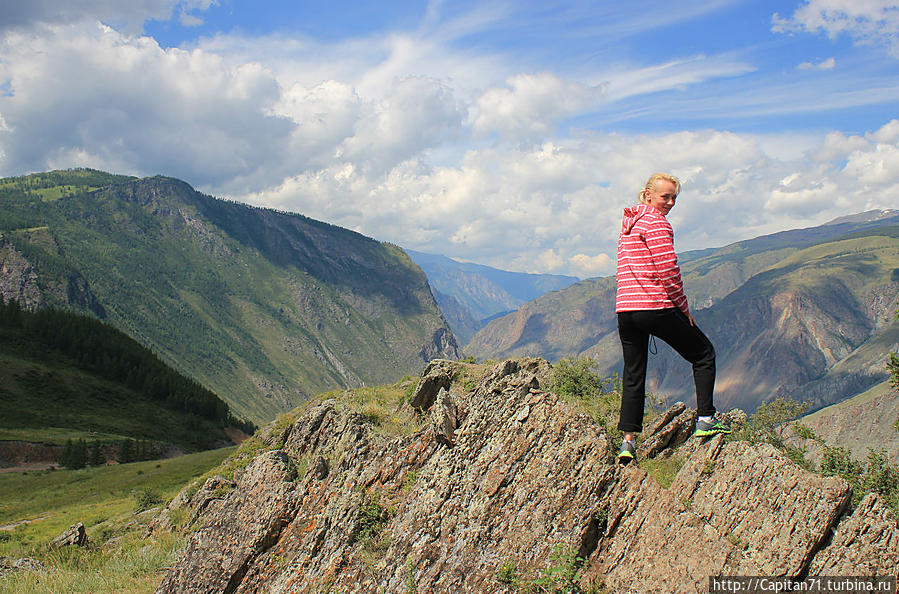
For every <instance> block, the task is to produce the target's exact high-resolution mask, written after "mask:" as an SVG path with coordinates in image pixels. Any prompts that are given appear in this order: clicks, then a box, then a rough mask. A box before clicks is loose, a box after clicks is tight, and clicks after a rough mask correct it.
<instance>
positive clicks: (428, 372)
mask: <svg viewBox="0 0 899 594" xmlns="http://www.w3.org/2000/svg"><path fill="white" fill-rule="evenodd" d="M458 369H459V364H458V363H457V362H455V361H450V360H447V359H435V360H433V361H431V362H430V363H428V366H427V367H425V370H424V372H423V373H422V376H421V379H420V380H418V385H416V386H415V391H414V392H413V393H412V398H410V400H409V404H410V405H412V407H413V408H416V409H418V410H428V409H429V408H431V405H432V404H434V400H435V399H436V398H437V394H438V393H439V392H440V390H441V389H443V390H449V389H450V386H451V385H452V383H453V376H455V375H456V372H457V371H458Z"/></svg>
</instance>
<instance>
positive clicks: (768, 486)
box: [670, 435, 852, 576]
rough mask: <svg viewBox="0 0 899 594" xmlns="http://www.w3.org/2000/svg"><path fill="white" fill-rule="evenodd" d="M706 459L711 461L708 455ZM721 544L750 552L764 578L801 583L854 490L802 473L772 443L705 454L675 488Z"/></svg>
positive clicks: (719, 442) (716, 442)
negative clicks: (736, 545)
mask: <svg viewBox="0 0 899 594" xmlns="http://www.w3.org/2000/svg"><path fill="white" fill-rule="evenodd" d="M703 454H704V455H703ZM670 491H671V493H672V494H673V495H674V496H675V497H677V498H678V499H680V500H681V501H687V502H689V506H690V510H691V511H693V512H694V513H696V514H699V515H700V516H701V517H703V518H704V519H705V521H706V522H708V524H709V526H710V527H711V528H712V529H714V530H715V531H716V532H717V533H718V534H719V535H720V536H721V537H728V538H730V539H732V540H733V541H734V542H739V543H740V544H741V546H742V547H744V549H745V550H744V556H745V557H746V558H748V559H749V560H751V561H752V562H753V563H754V565H755V566H756V567H758V569H759V571H760V573H757V574H742V575H772V576H798V575H800V574H802V573H803V571H805V570H807V569H808V566H809V562H810V561H811V557H812V555H814V553H815V552H816V551H817V550H818V549H819V548H820V547H821V545H822V543H823V542H824V540H825V539H826V538H827V536H828V535H829V534H830V531H831V529H832V528H833V527H835V526H836V524H837V522H838V521H839V519H840V516H841V515H842V513H843V511H844V510H845V509H846V507H847V506H848V505H849V502H850V499H851V496H852V491H851V488H850V487H849V484H848V483H846V482H845V481H843V480H842V479H839V478H835V477H827V478H825V477H821V476H819V475H816V474H813V473H811V472H808V471H805V470H802V469H801V468H799V467H798V466H796V465H795V464H793V463H792V462H791V461H790V460H788V459H787V458H786V457H785V456H784V455H783V454H781V453H780V452H778V451H777V450H776V449H775V448H774V447H772V446H770V445H768V444H762V445H750V444H748V443H745V442H729V443H728V442H725V441H724V436H721V435H719V436H716V437H714V438H713V439H711V440H710V441H709V442H708V444H707V445H705V446H703V447H702V448H700V449H698V450H697V452H696V454H694V455H693V456H692V457H691V458H690V459H688V460H687V462H686V464H684V466H683V467H682V468H681V470H680V471H679V472H678V474H677V476H676V477H675V479H674V482H673V483H672V484H671V487H670Z"/></svg>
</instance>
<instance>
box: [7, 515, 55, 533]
mask: <svg viewBox="0 0 899 594" xmlns="http://www.w3.org/2000/svg"><path fill="white" fill-rule="evenodd" d="M51 515H52V514H47V515H45V516H39V517H37V518H31V519H30V520H19V521H18V522H10V523H9V524H2V525H0V530H6V531H8V532H12V531H13V530H15V529H16V526H21V525H22V524H33V523H35V522H40V521H41V520H46V519H47V518H49V517H50V516H51Z"/></svg>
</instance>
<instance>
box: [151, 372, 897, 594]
mask: <svg viewBox="0 0 899 594" xmlns="http://www.w3.org/2000/svg"><path fill="white" fill-rule="evenodd" d="M450 363H452V362H450ZM548 369H549V365H548V364H547V363H546V362H545V361H542V360H539V359H522V360H510V361H504V362H502V363H500V364H498V365H496V366H495V367H494V368H493V369H491V370H490V372H489V373H488V374H487V375H486V376H485V377H484V378H483V379H482V380H481V381H480V382H479V383H478V384H477V386H476V387H475V388H474V389H472V390H468V391H466V392H465V393H461V394H460V393H455V392H453V393H450V392H449V391H448V390H447V389H446V388H443V389H442V390H440V389H438V390H437V391H436V392H435V393H434V395H433V400H432V401H431V403H430V404H429V405H428V408H429V415H430V420H431V422H429V423H426V424H425V425H424V426H423V428H422V429H420V430H418V431H416V432H414V433H412V434H411V435H397V436H392V437H391V436H388V435H385V434H383V433H381V432H379V430H378V428H376V427H374V426H373V425H372V424H371V423H369V422H367V420H366V418H365V417H364V415H362V414H361V413H359V412H356V411H353V410H350V409H349V408H347V407H346V406H345V405H343V404H341V403H340V402H337V401H335V400H326V401H323V402H320V403H317V404H315V405H311V406H310V407H309V408H308V409H307V410H305V412H304V413H302V414H300V415H298V416H297V417H296V420H295V421H294V422H293V424H292V425H290V427H289V428H288V429H286V430H284V431H283V432H280V433H279V435H280V437H277V436H274V434H273V439H275V438H276V437H277V439H278V440H280V439H281V438H283V439H284V441H283V449H281V450H278V451H274V452H268V453H266V454H263V455H261V456H259V457H257V458H256V459H255V460H254V461H253V462H252V463H251V464H250V465H249V466H248V467H247V468H246V470H244V471H243V472H241V473H239V474H238V475H237V478H236V484H235V486H234V488H233V490H232V491H231V492H229V493H227V494H226V495H225V496H224V497H223V498H222V499H221V500H220V501H219V502H217V503H212V504H210V505H208V506H207V507H206V508H205V510H204V511H203V512H202V514H201V516H200V518H199V520H198V522H197V526H199V529H198V530H197V531H196V532H194V533H193V534H191V535H190V536H189V538H188V541H187V544H186V546H185V549H184V552H183V553H182V556H181V558H180V559H179V560H178V562H177V563H176V564H175V566H174V567H173V568H171V570H170V571H169V573H168V574H167V575H166V576H165V578H164V580H163V582H162V584H161V585H160V588H159V592H228V593H231V592H233V593H235V594H239V593H242V592H298V593H307V592H321V591H327V590H330V591H332V592H342V593H343V592H345V593H350V594H352V593H361V592H366V593H368V592H371V593H374V592H380V591H383V592H402V591H407V590H409V589H411V585H414V588H415V589H416V590H417V591H419V592H479V593H480V592H486V593H491V592H512V591H514V590H513V588H512V586H510V585H508V584H505V583H502V582H500V581H499V580H498V579H497V576H498V574H499V572H500V570H501V569H503V568H507V569H508V568H509V567H514V568H515V575H516V579H517V580H518V582H519V584H527V583H529V582H532V581H533V580H535V579H537V578H538V577H539V576H540V572H541V570H545V569H547V568H549V567H553V566H554V564H555V566H556V569H558V563H559V561H558V559H557V558H556V557H557V555H555V556H554V553H557V552H563V553H564V552H568V553H569V554H571V555H577V556H580V557H582V558H584V559H586V562H585V563H584V566H583V568H582V572H581V574H580V586H581V587H582V588H583V589H584V590H588V589H589V588H590V587H591V585H598V584H599V582H600V580H601V581H602V582H603V583H604V584H605V587H606V588H607V589H608V590H609V591H613V592H624V591H641V592H693V591H705V589H707V580H708V576H710V575H772V576H778V575H780V576H801V575H811V574H810V573H809V572H810V571H812V570H813V569H814V568H816V567H818V565H815V563H819V564H820V566H821V567H822V568H827V569H828V570H830V568H834V571H843V569H841V568H845V567H852V566H853V563H856V562H857V561H856V560H857V559H860V558H862V557H861V556H860V555H864V554H868V555H869V556H872V557H883V558H884V559H885V560H886V562H890V563H892V560H893V559H894V557H892V556H890V555H893V554H894V551H895V544H894V543H895V540H894V538H895V535H894V532H890V531H889V530H888V528H889V526H888V524H889V522H890V521H892V522H893V528H892V529H895V520H894V519H892V520H891V516H889V515H886V512H885V511H884V508H883V505H882V504H881V503H878V502H877V501H876V500H874V501H873V502H868V500H866V503H865V506H864V509H865V510H867V511H862V512H858V511H857V513H859V516H858V518H857V519H856V520H855V522H856V524H857V525H853V524H849V523H845V522H844V524H840V519H841V518H843V517H844V510H845V509H846V506H847V505H848V503H849V497H850V490H849V486H848V484H847V483H845V482H844V481H842V480H841V479H838V478H822V477H820V476H817V475H813V474H811V473H809V472H806V471H804V470H802V469H800V468H799V467H797V466H795V465H794V464H792V463H791V462H790V461H789V460H787V459H786V458H785V457H784V456H782V455H780V454H779V453H778V452H777V451H776V450H774V449H773V448H771V447H770V446H767V445H762V446H753V445H749V444H747V443H742V442H726V441H725V440H724V437H723V436H716V437H714V438H712V439H710V440H707V441H701V440H698V439H691V440H689V441H688V442H687V444H685V445H684V446H682V447H681V448H680V449H679V450H678V451H677V453H676V455H677V456H678V457H682V456H687V455H688V454H687V452H691V453H690V454H689V457H687V458H686V461H685V463H684V465H683V467H682V468H681V469H680V471H679V472H678V474H677V476H676V477H675V479H674V482H673V483H672V486H671V487H670V488H669V489H664V488H662V487H661V486H660V485H659V484H658V483H657V482H656V481H655V479H653V478H652V476H650V475H648V474H647V473H646V472H645V471H644V470H643V469H641V468H639V467H636V466H634V467H631V466H628V467H624V468H622V467H619V466H617V465H612V464H608V463H606V461H605V460H606V450H607V441H606V436H605V435H604V433H603V431H602V430H601V428H600V427H599V426H598V425H596V424H595V423H594V422H593V421H592V419H590V418H589V417H588V416H587V415H585V414H582V413H580V412H578V411H576V410H575V409H573V408H572V407H571V406H569V405H568V404H566V403H565V402H562V401H561V400H560V399H559V398H557V397H556V396H555V395H554V394H552V393H550V392H546V391H544V390H542V389H540V385H541V382H542V381H544V380H542V379H541V378H545V377H546V372H547V370H548ZM438 370H440V371H438ZM448 373H449V372H448V369H447V366H445V365H444V364H442V363H436V364H434V366H433V367H431V368H429V369H428V370H426V372H425V376H428V377H436V376H438V375H444V376H446V375H447V374H448ZM450 377H451V375H450ZM421 385H423V384H422V382H420V383H419V386H421ZM453 411H455V416H454V414H453ZM690 412H691V411H689V409H687V408H686V407H684V408H680V407H677V408H674V409H671V410H670V411H668V413H667V414H666V415H663V420H660V421H659V422H658V423H657V426H654V427H653V428H652V429H653V430H654V433H653V435H654V436H660V437H659V438H658V442H659V443H660V444H661V443H663V442H665V441H666V440H667V443H668V444H671V443H675V442H677V441H679V440H680V439H681V436H679V435H680V434H679V433H678V430H675V429H672V428H675V427H681V428H683V427H684V426H685V424H686V425H688V424H689V421H688V419H689V418H690V414H689V413H690ZM684 415H686V416H684ZM663 435H668V437H664V438H663V437H661V436H663ZM279 443H280V441H279ZM447 444H452V447H446V445H447ZM664 447H666V448H667V447H670V446H664ZM663 451H664V450H663ZM296 466H305V467H307V468H310V470H309V472H306V473H305V474H304V475H302V476H296V474H295V471H293V470H292V469H293V468H295V467H296ZM325 467H326V470H324V468H325ZM862 508H863V506H860V508H859V509H862ZM852 518H855V515H853V516H852ZM834 529H836V532H835V534H834V536H833V539H832V542H830V544H828V542H829V541H828V539H829V538H830V535H831V534H832V533H833V530H834ZM853 535H856V536H853ZM843 543H845V544H843ZM853 543H856V544H853ZM854 546H858V550H857V551H856V552H851V553H847V554H845V555H843V556H842V557H840V556H839V554H838V551H837V549H841V548H847V547H849V548H851V547H854ZM832 547H836V549H832ZM894 566H895V565H894Z"/></svg>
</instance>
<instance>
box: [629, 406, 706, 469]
mask: <svg viewBox="0 0 899 594" xmlns="http://www.w3.org/2000/svg"><path fill="white" fill-rule="evenodd" d="M695 430H696V411H695V410H693V409H692V408H687V405H685V404H684V403H683V402H676V403H675V404H674V405H672V406H671V408H669V409H668V410H666V411H665V412H664V413H662V414H661V415H659V416H658V418H657V419H656V420H655V422H654V423H653V424H652V426H650V427H649V429H648V431H646V432H645V435H646V437H645V438H644V439H643V440H641V442H640V445H639V446H638V447H637V455H638V456H639V457H642V458H655V457H656V456H657V455H659V454H661V453H662V452H663V451H664V450H667V449H670V448H675V447H677V446H679V445H681V444H682V443H684V442H685V441H687V440H688V439H689V438H690V436H692V435H693V432H694V431H695Z"/></svg>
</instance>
